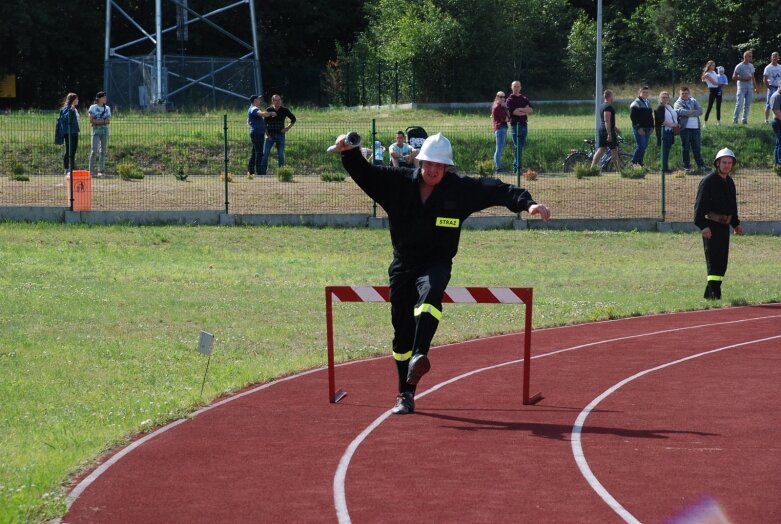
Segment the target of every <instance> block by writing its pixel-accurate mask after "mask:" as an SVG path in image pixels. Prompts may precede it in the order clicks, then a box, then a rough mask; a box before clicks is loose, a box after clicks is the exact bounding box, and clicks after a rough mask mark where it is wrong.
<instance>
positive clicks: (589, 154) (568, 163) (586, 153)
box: [563, 136, 632, 173]
mask: <svg viewBox="0 0 781 524" xmlns="http://www.w3.org/2000/svg"><path fill="white" fill-rule="evenodd" d="M583 142H584V143H585V144H587V146H588V147H587V149H585V150H580V149H571V150H570V152H569V155H567V158H565V159H564V164H563V167H564V172H565V173H570V172H572V171H573V170H574V169H575V166H576V165H578V164H587V165H591V159H593V158H594V153H596V148H595V147H594V139H593V138H587V139H585V140H583ZM621 144H626V140H625V139H624V137H622V136H617V137H616V155H615V158H614V159H613V161H612V162H611V154H610V153H611V148H609V147H608V148H606V150H605V154H604V155H602V158H601V159H600V160H599V169H600V171H604V172H610V171H621V169H623V167H624V166H626V165H629V164H630V163H631V162H632V155H630V154H629V153H625V152H624V151H621V147H620V146H621Z"/></svg>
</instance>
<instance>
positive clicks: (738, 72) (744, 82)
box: [732, 51, 758, 125]
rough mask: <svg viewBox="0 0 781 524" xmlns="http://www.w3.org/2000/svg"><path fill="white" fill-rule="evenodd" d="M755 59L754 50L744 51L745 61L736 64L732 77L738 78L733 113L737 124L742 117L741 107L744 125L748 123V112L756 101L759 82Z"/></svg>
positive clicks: (734, 122) (733, 118)
mask: <svg viewBox="0 0 781 524" xmlns="http://www.w3.org/2000/svg"><path fill="white" fill-rule="evenodd" d="M753 59H754V53H753V52H752V51H745V52H744V53H743V61H742V62H741V63H739V64H738V65H736V66H735V71H734V72H733V73H732V79H733V80H737V88H736V89H735V112H734V113H732V123H733V124H737V123H738V118H739V117H740V109H741V107H742V108H743V125H746V124H748V113H749V111H750V110H751V102H753V101H754V93H758V91H757V83H756V81H755V80H754V71H755V69H754V64H752V63H751V61H752V60H753Z"/></svg>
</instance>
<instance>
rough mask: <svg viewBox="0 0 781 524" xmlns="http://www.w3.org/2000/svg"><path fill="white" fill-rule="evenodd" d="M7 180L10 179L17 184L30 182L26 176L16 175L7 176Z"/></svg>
mask: <svg viewBox="0 0 781 524" xmlns="http://www.w3.org/2000/svg"><path fill="white" fill-rule="evenodd" d="M8 178H10V179H11V180H16V181H17V182H29V181H30V177H29V176H27V175H17V174H14V173H12V174H10V175H8Z"/></svg>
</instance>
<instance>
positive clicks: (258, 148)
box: [247, 131, 266, 175]
mask: <svg viewBox="0 0 781 524" xmlns="http://www.w3.org/2000/svg"><path fill="white" fill-rule="evenodd" d="M265 135H266V134H265V133H264V132H262V131H252V132H250V134H249V139H250V142H252V154H251V155H250V157H249V162H247V173H250V174H253V175H254V174H255V173H258V174H260V173H263V171H265V169H263V137H264V136H265Z"/></svg>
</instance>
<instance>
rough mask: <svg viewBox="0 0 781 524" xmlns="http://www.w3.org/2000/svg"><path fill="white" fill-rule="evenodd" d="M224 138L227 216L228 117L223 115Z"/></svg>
mask: <svg viewBox="0 0 781 524" xmlns="http://www.w3.org/2000/svg"><path fill="white" fill-rule="evenodd" d="M222 124H223V129H222V137H223V160H224V162H225V167H224V175H223V176H224V178H225V214H226V215H227V214H228V115H227V114H224V115H222Z"/></svg>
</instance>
